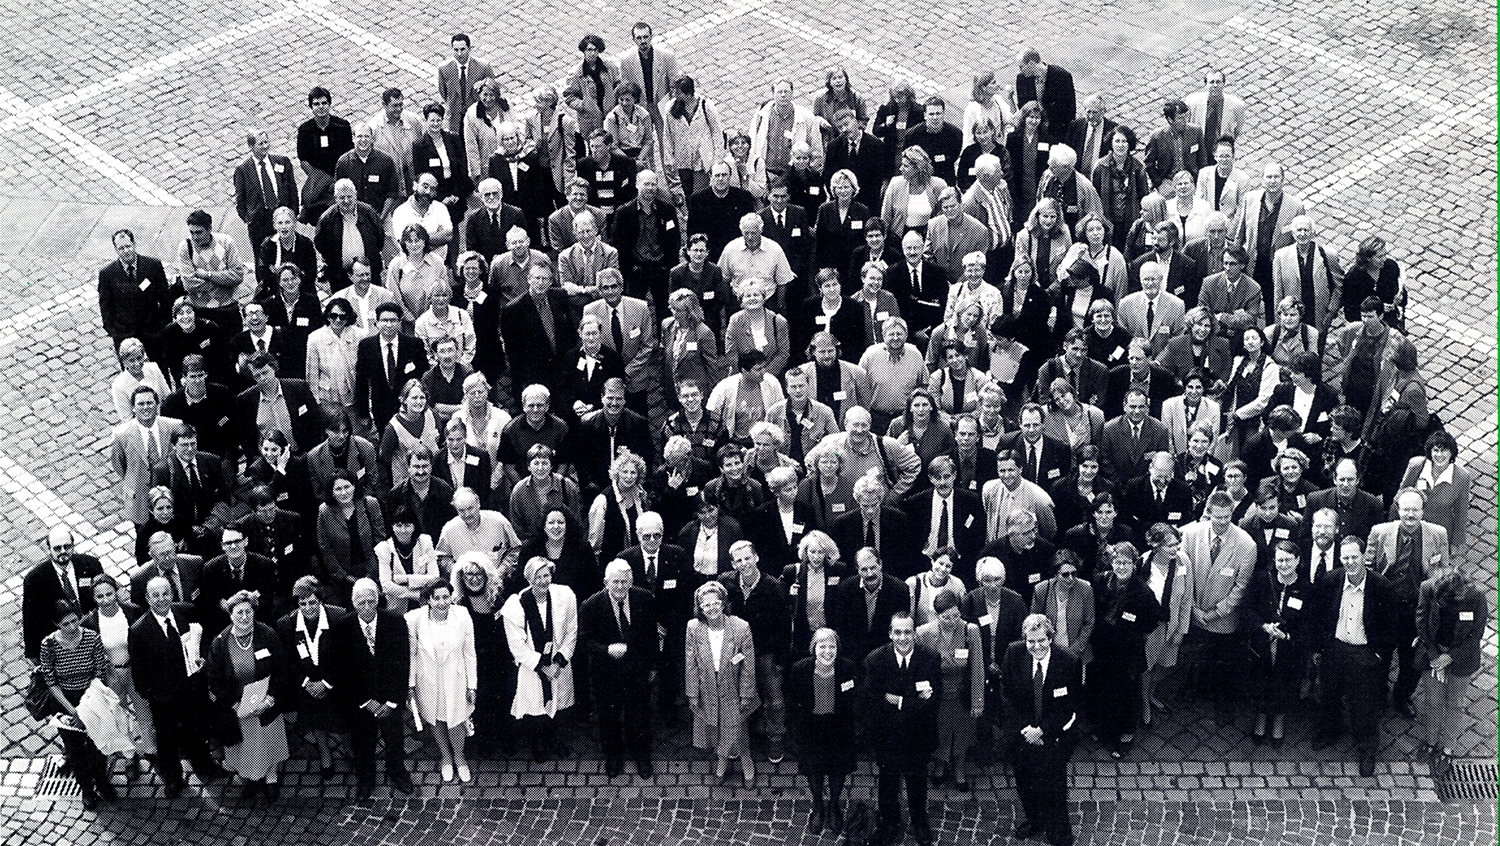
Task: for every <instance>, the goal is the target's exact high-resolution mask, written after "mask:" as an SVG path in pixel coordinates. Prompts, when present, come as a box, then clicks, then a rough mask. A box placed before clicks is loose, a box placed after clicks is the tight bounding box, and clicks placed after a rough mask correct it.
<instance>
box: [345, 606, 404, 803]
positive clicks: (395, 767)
mask: <svg viewBox="0 0 1500 846" xmlns="http://www.w3.org/2000/svg"><path fill="white" fill-rule="evenodd" d="M351 595H352V598H353V605H354V613H353V614H350V615H349V616H347V617H345V618H344V619H342V620H340V621H339V622H338V623H335V624H330V626H329V630H328V635H329V637H328V657H329V662H330V663H329V669H330V670H331V671H332V673H331V675H332V676H333V679H332V681H333V693H334V695H335V696H338V697H340V698H341V699H342V700H343V702H344V704H345V705H346V706H347V707H348V710H349V712H350V720H351V722H352V725H351V726H350V746H351V752H352V754H353V757H354V779H355V785H356V786H355V793H354V795H355V797H356V798H357V799H359V800H361V801H363V800H365V799H368V798H370V794H371V793H372V792H374V790H375V741H376V739H377V737H378V738H379V739H381V740H383V741H384V742H385V777H386V780H388V781H389V782H390V783H391V786H392V787H394V788H396V790H398V791H400V792H402V793H410V792H411V791H412V783H411V775H410V774H409V773H407V771H406V746H405V744H406V738H405V737H404V731H403V725H402V717H401V709H402V706H403V704H404V703H405V702H406V698H407V681H408V674H409V672H410V667H411V654H410V652H409V646H408V640H407V634H406V621H405V620H403V619H401V615H400V614H397V613H396V612H395V611H382V610H380V609H379V608H378V607H377V606H378V605H379V603H380V586H379V585H377V584H375V582H374V581H372V580H370V579H360V580H359V581H356V582H355V583H354V588H353V590H352V592H351Z"/></svg>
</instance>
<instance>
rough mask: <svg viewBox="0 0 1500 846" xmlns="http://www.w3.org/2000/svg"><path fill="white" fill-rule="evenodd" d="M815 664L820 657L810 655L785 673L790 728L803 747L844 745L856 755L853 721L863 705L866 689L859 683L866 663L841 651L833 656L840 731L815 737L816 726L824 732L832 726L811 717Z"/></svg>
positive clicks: (834, 694) (834, 700) (851, 754)
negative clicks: (852, 658) (812, 734)
mask: <svg viewBox="0 0 1500 846" xmlns="http://www.w3.org/2000/svg"><path fill="white" fill-rule="evenodd" d="M816 667H817V659H816V658H811V657H809V658H803V659H802V660H800V661H798V662H797V663H795V664H793V665H792V666H791V668H790V669H788V670H787V672H786V716H787V727H788V728H789V729H791V731H792V736H793V737H795V738H797V739H798V740H799V741H800V742H801V743H802V744H803V747H804V748H808V747H815V748H827V747H829V746H835V747H840V746H842V747H843V748H845V749H847V750H848V753H849V755H850V757H852V756H853V754H854V720H855V717H856V715H857V714H859V712H860V710H861V708H860V706H861V705H862V704H863V699H862V695H863V691H862V690H861V689H860V686H859V685H860V674H861V671H862V670H863V669H864V664H863V663H862V662H860V661H854V660H851V659H850V658H848V657H846V656H845V654H844V653H842V652H840V653H839V656H838V658H836V659H834V664H833V678H834V681H835V682H836V683H837V685H836V687H835V688H834V693H833V716H834V717H835V718H836V722H837V725H838V734H837V736H835V737H829V736H828V735H827V734H826V733H825V734H823V735H820V736H818V737H815V738H814V737H812V736H811V735H810V732H812V731H814V730H815V728H816V729H822V730H824V731H826V730H827V729H828V728H829V725H828V723H827V722H821V723H814V722H813V721H812V720H810V719H808V718H809V717H811V716H812V712H813V700H814V696H815V694H814V693H813V671H814V669H815V668H816Z"/></svg>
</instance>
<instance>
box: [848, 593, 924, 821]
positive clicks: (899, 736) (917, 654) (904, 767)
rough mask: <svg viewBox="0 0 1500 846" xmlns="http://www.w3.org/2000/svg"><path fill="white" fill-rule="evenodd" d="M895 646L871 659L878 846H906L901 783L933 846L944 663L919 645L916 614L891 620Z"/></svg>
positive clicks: (868, 719) (868, 705) (870, 731)
mask: <svg viewBox="0 0 1500 846" xmlns="http://www.w3.org/2000/svg"><path fill="white" fill-rule="evenodd" d="M888 636H889V638H890V643H888V644H886V645H885V646H881V647H877V648H876V649H874V650H873V651H871V652H870V653H869V654H868V655H867V656H865V659H864V663H865V677H864V685H863V690H862V693H863V697H862V698H863V699H864V712H865V737H867V738H868V739H869V741H870V744H871V746H872V747H873V751H874V753H875V763H876V765H878V766H879V767H880V776H879V780H878V783H879V794H880V813H879V819H880V822H879V824H878V825H877V826H876V828H875V834H874V836H873V837H871V839H870V842H871V843H872V844H879V846H885V845H886V844H894V843H899V842H901V836H900V835H901V783H902V782H903V781H905V782H906V804H907V813H908V814H909V815H910V816H911V828H912V834H913V835H914V836H915V837H916V839H917V843H918V844H919V845H920V846H932V842H933V839H932V827H931V826H930V825H928V822H927V765H928V762H929V761H930V760H931V758H932V753H933V751H934V750H936V749H937V741H938V725H937V710H938V708H937V706H938V702H939V701H940V700H941V696H942V686H943V673H942V661H941V659H940V658H939V657H938V655H937V653H935V652H933V651H931V650H929V649H927V648H926V647H923V646H918V645H917V642H916V624H915V623H914V622H913V621H912V618H911V614H910V613H908V612H906V611H898V612H896V613H895V614H893V615H892V616H891V621H890V627H889V629H888Z"/></svg>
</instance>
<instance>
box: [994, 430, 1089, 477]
mask: <svg viewBox="0 0 1500 846" xmlns="http://www.w3.org/2000/svg"><path fill="white" fill-rule="evenodd" d="M1002 449H1013V450H1015V451H1016V455H1018V456H1020V458H1021V478H1023V479H1025V480H1026V481H1028V482H1034V483H1036V484H1038V485H1041V487H1042V490H1047V489H1048V488H1050V487H1052V486H1053V485H1055V484H1057V480H1058V479H1061V478H1062V477H1064V476H1066V475H1068V471H1070V470H1072V469H1073V448H1072V447H1070V446H1068V445H1067V444H1066V443H1064V442H1062V441H1060V440H1058V439H1057V438H1054V437H1052V436H1050V435H1043V436H1042V460H1041V473H1040V474H1038V473H1037V471H1036V469H1035V468H1034V467H1032V466H1031V465H1029V464H1027V463H1026V441H1025V440H1024V439H1023V438H1022V436H1021V433H1020V432H1011V433H1010V434H1008V435H1002V436H1001V438H1000V442H999V443H998V444H996V445H995V452H996V453H998V452H999V451H1000V450H1002Z"/></svg>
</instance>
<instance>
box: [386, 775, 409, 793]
mask: <svg viewBox="0 0 1500 846" xmlns="http://www.w3.org/2000/svg"><path fill="white" fill-rule="evenodd" d="M386 778H387V779H389V780H390V782H391V787H394V788H396V792H397V793H400V794H402V795H407V796H409V795H411V793H412V791H413V790H415V789H416V788H415V787H413V786H412V783H411V775H409V774H407V773H398V774H397V775H393V776H387V777H386Z"/></svg>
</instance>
